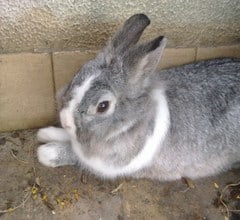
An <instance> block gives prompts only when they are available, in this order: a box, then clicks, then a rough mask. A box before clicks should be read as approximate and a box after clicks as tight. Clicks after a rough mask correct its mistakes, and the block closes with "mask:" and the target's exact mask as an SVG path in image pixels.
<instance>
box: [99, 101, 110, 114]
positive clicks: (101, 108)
mask: <svg viewBox="0 0 240 220" xmlns="http://www.w3.org/2000/svg"><path fill="white" fill-rule="evenodd" d="M108 108H109V101H103V102H100V103H99V104H98V106H97V112H98V113H103V112H105V111H107V110H108Z"/></svg>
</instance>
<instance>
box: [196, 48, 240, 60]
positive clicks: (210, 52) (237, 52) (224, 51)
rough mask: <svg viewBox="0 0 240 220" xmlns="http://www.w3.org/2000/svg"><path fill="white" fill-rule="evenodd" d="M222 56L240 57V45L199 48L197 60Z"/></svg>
mask: <svg viewBox="0 0 240 220" xmlns="http://www.w3.org/2000/svg"><path fill="white" fill-rule="evenodd" d="M220 57H240V45H234V46H222V47H207V48H197V60H207V59H213V58H220Z"/></svg>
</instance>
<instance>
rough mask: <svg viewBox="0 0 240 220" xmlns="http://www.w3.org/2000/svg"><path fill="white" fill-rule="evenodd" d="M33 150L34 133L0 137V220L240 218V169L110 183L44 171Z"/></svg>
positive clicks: (73, 171)
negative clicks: (201, 175)
mask: <svg viewBox="0 0 240 220" xmlns="http://www.w3.org/2000/svg"><path fill="white" fill-rule="evenodd" d="M36 149H37V142H36V138H35V130H26V131H21V132H10V133H2V134H0V175H1V176H0V219H1V220H10V219H11V220H15V219H16V220H21V219H22V220H25V219H36V220H41V219H44V220H48V219H51V220H52V219H53V220H54V219H57V220H62V219H64V220H65V219H71V220H75V219H78V220H79V219H83V220H85V219H86V220H88V219H91V220H92V219H93V220H95V219H98V220H99V219H103V220H105V219H106V220H108V219H110V220H112V219H117V220H124V219H137V220H139V219H158V220H165V219H167V220H168V219H173V220H175V219H177V220H178V219H184V220H188V219H189V220H192V219H194V220H198V219H209V220H215V219H216V220H220V219H228V218H227V217H228V215H229V216H230V217H231V219H240V215H239V214H240V212H239V209H240V185H239V184H238V181H239V180H240V170H232V171H229V172H226V173H223V174H221V175H219V176H215V177H211V178H204V179H200V180H197V181H194V182H193V181H191V180H188V179H184V180H179V181H175V182H170V183H169V182H167V183H166V182H165V183H162V182H158V181H151V180H132V179H118V180H114V181H108V180H101V179H99V178H96V177H94V176H91V175H89V174H88V173H87V172H85V171H80V169H79V168H78V167H71V166H67V167H61V168H55V169H53V168H47V167H44V166H42V165H41V164H39V163H38V162H37V158H36ZM233 183H234V184H235V185H234V184H233ZM229 184H233V185H229ZM221 194H222V195H221ZM221 201H222V202H223V203H224V204H222V202H221ZM227 210H228V211H227ZM232 210H235V211H232Z"/></svg>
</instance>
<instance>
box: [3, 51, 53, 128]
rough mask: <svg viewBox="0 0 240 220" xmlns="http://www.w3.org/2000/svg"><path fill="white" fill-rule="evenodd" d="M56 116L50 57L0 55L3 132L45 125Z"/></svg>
mask: <svg viewBox="0 0 240 220" xmlns="http://www.w3.org/2000/svg"><path fill="white" fill-rule="evenodd" d="M54 117H55V108H54V89H53V77H52V67H51V57H50V55H49V54H47V53H43V54H32V53H20V54H7V55H0V131H7V130H17V129H25V128H34V127H40V126H44V125H47V124H51V123H52V122H53V120H54Z"/></svg>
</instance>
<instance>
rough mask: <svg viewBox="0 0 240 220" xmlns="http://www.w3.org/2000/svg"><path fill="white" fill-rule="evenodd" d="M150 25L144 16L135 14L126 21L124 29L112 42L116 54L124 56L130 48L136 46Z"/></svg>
mask: <svg viewBox="0 0 240 220" xmlns="http://www.w3.org/2000/svg"><path fill="white" fill-rule="evenodd" d="M149 24H150V20H149V18H148V17H147V16H146V15H144V14H135V15H133V16H132V17H130V18H129V19H128V20H127V21H125V23H124V25H123V27H122V29H121V30H120V31H118V32H117V33H116V35H115V36H114V37H113V39H112V41H111V42H110V44H111V47H112V48H113V49H114V50H115V52H116V53H118V54H122V53H123V52H125V51H126V50H127V49H128V48H129V47H130V46H132V45H134V44H136V43H137V42H138V40H139V38H140V37H141V35H142V33H143V31H144V29H145V28H146V27H147V26H148V25H149Z"/></svg>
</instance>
